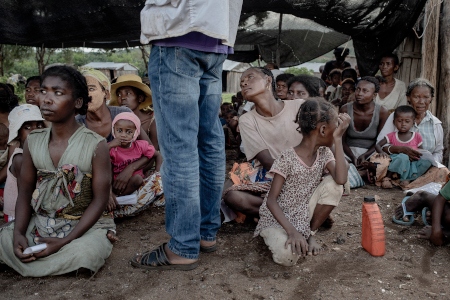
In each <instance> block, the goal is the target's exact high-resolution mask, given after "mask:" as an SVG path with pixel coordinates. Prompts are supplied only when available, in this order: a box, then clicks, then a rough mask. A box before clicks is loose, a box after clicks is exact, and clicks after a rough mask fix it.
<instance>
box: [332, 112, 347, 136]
mask: <svg viewBox="0 0 450 300" xmlns="http://www.w3.org/2000/svg"><path fill="white" fill-rule="evenodd" d="M350 121H351V118H350V116H349V115H348V114H347V113H341V114H339V115H338V127H337V128H336V130H335V131H334V132H333V138H334V139H337V138H342V136H343V135H344V133H345V131H346V130H347V128H348V126H349V125H350Z"/></svg>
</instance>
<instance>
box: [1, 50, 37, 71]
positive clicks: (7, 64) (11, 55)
mask: <svg viewBox="0 0 450 300" xmlns="http://www.w3.org/2000/svg"><path fill="white" fill-rule="evenodd" d="M31 53H32V49H31V48H30V47H25V46H14V45H4V44H0V76H5V71H6V70H9V69H11V68H12V67H13V66H14V63H15V61H16V60H18V59H22V58H24V57H28V56H29V55H30V54H31Z"/></svg>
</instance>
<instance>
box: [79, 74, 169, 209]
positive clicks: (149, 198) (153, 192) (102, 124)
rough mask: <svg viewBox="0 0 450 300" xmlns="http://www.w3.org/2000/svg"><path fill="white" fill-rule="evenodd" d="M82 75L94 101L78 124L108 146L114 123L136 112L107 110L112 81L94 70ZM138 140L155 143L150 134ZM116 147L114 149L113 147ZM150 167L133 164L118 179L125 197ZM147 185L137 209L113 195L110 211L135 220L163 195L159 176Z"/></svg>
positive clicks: (111, 137) (149, 178)
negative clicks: (139, 172) (142, 170)
mask: <svg viewBox="0 0 450 300" xmlns="http://www.w3.org/2000/svg"><path fill="white" fill-rule="evenodd" d="M81 73H82V74H83V75H84V76H85V77H86V81H87V84H88V88H89V96H91V97H92V101H91V102H90V103H89V105H88V111H87V113H86V115H85V116H84V115H78V116H77V117H76V120H77V121H78V122H79V123H82V124H84V125H85V126H86V127H87V128H88V129H91V130H92V131H94V132H95V133H97V134H99V135H101V136H103V137H104V138H106V141H107V142H111V141H112V140H113V139H114V137H113V135H112V121H113V119H114V118H115V117H116V116H117V115H118V114H119V113H122V112H132V111H131V110H130V109H129V108H127V107H117V106H107V105H106V100H107V99H108V98H109V97H110V89H111V84H110V82H109V79H108V78H107V77H106V76H105V74H103V73H102V72H100V71H98V70H94V69H83V70H82V71H81ZM137 139H138V140H145V141H147V142H148V143H149V144H152V142H151V141H150V140H149V138H148V136H147V134H146V133H145V132H143V130H142V128H141V130H140V133H139V136H138V137H137ZM109 146H114V145H111V144H110V145H109ZM146 164H147V159H146V158H142V159H139V160H137V161H135V162H133V163H131V164H129V165H128V166H127V167H126V168H125V169H124V170H123V171H122V172H121V173H120V174H119V175H118V176H117V178H116V181H115V182H114V186H113V187H114V188H115V189H117V190H118V191H119V192H121V193H123V191H124V190H125V187H126V185H127V183H128V182H129V180H130V179H131V177H132V176H133V173H134V171H135V170H137V169H140V168H142V167H144V166H145V165H146ZM144 181H145V185H144V186H143V187H142V188H141V190H140V194H139V195H140V196H142V197H140V196H138V199H139V200H138V203H137V204H135V205H125V206H118V203H117V200H116V197H115V195H114V193H113V192H112V190H111V192H110V199H109V202H108V210H110V211H114V215H115V216H116V217H122V216H133V215H136V214H138V213H139V212H141V211H143V210H145V209H146V208H148V207H149V205H150V204H152V203H153V202H154V201H155V200H156V199H157V198H158V197H160V196H161V195H162V194H163V191H162V182H161V176H160V174H159V172H156V173H154V174H152V175H151V176H150V177H148V178H146V179H145V180H144ZM163 203H164V202H163V201H161V202H160V204H161V205H163Z"/></svg>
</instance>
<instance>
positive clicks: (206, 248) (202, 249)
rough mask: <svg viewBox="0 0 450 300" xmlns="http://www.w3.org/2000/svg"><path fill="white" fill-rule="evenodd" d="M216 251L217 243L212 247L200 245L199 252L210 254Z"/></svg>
mask: <svg viewBox="0 0 450 300" xmlns="http://www.w3.org/2000/svg"><path fill="white" fill-rule="evenodd" d="M216 251H217V242H216V243H215V244H214V245H212V246H202V245H200V252H203V253H211V252H216Z"/></svg>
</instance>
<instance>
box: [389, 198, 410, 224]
mask: <svg viewBox="0 0 450 300" xmlns="http://www.w3.org/2000/svg"><path fill="white" fill-rule="evenodd" d="M408 199H409V196H407V197H405V198H403V200H402V208H403V217H402V218H401V219H396V218H395V215H394V216H392V222H394V223H397V224H400V225H405V226H411V225H412V223H414V212H411V211H406V205H405V202H406V201H407V200H408ZM406 216H410V217H409V221H407V222H406V221H403V218H404V217H406Z"/></svg>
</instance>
